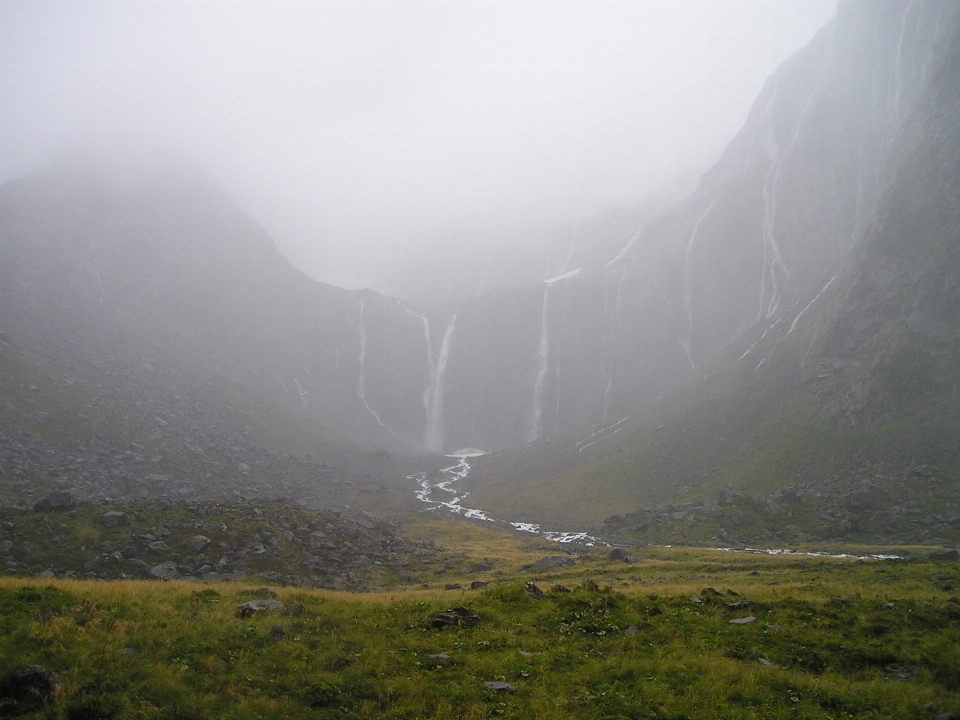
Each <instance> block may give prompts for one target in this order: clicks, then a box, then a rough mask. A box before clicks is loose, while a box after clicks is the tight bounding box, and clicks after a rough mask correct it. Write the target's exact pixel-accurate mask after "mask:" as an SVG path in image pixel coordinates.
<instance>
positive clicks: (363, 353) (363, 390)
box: [357, 300, 386, 427]
mask: <svg viewBox="0 0 960 720" xmlns="http://www.w3.org/2000/svg"><path fill="white" fill-rule="evenodd" d="M359 360H360V376H359V377H358V378H357V397H359V398H360V402H362V403H363V406H364V407H365V408H366V409H367V412H369V413H370V414H371V415H373V417H374V419H375V420H376V421H377V424H378V425H379V426H380V427H386V425H384V424H383V420H381V419H380V416H379V415H377V413H376V412H375V411H374V409H373V408H372V407H370V403H368V402H367V382H366V378H365V377H364V370H365V369H366V362H367V331H366V328H364V326H363V301H362V300H361V301H360V358H359Z"/></svg>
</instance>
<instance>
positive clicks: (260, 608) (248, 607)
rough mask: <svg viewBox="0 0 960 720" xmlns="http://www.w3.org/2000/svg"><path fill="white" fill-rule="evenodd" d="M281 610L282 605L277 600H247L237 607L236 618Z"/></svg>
mask: <svg viewBox="0 0 960 720" xmlns="http://www.w3.org/2000/svg"><path fill="white" fill-rule="evenodd" d="M275 610H283V603H282V602H280V601H279V600H248V601H247V602H244V603H240V604H239V605H237V617H238V618H245V617H250V616H251V615H256V614H257V613H261V612H270V611H275Z"/></svg>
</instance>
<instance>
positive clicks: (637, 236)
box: [603, 230, 640, 269]
mask: <svg viewBox="0 0 960 720" xmlns="http://www.w3.org/2000/svg"><path fill="white" fill-rule="evenodd" d="M639 239H640V230H637V231H636V232H635V233H634V234H633V235H631V236H630V239H629V240H628V241H627V244H626V245H624V246H623V247H622V248H621V249H620V252H618V253H617V254H616V257H614V258H613V260H611V261H610V262H608V263H607V264H606V265H604V266H603V268H604V269H606V268H608V267H610V266H611V265H613V264H614V263H615V262H617V261H618V260H620V259H621V258H622V257H623V256H624V255H626V254H627V253H628V252H630V248H632V247H633V246H634V245H635V244H636V242H637V240H639Z"/></svg>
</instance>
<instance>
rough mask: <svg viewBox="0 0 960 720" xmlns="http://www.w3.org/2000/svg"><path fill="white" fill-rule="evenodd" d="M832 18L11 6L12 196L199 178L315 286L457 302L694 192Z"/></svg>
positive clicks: (663, 9) (756, 8)
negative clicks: (172, 174)
mask: <svg viewBox="0 0 960 720" xmlns="http://www.w3.org/2000/svg"><path fill="white" fill-rule="evenodd" d="M833 7H834V3H833V2H831V1H824V2H819V1H813V0H803V1H800V0H798V1H795V2H776V3H755V2H742V1H740V0H720V1H719V2H718V1H716V0H712V1H703V2H700V1H697V0H689V1H687V2H676V3H663V2H587V1H579V0H577V1H571V2H551V3H538V2H486V1H483V2H479V1H477V2H453V3H443V2H440V3H437V2H404V3H390V2H357V3H347V2H290V3H271V2H245V3H218V2H201V1H197V2H186V3H167V2H143V3H116V4H112V3H70V2H63V3H60V2H49V3H47V2H40V3H34V2H18V1H17V0H3V2H2V3H0V48H2V49H0V53H2V57H0V61H2V64H3V67H4V74H3V79H2V92H3V97H4V101H3V107H2V111H0V180H8V179H11V178H13V177H16V176H19V175H22V174H23V173H25V172H28V171H30V170H32V169H35V168H36V167H39V166H41V165H45V164H47V163H49V162H51V161H55V160H56V159H57V158H59V157H61V156H62V155H63V154H67V155H70V154H72V153H75V152H77V151H81V152H86V153H87V154H89V155H90V156H92V157H98V158H102V157H104V156H105V155H116V156H124V155H126V156H133V157H136V158H139V162H140V163H141V164H146V165H151V164H158V163H162V162H164V161H165V160H166V159H168V158H169V157H171V156H173V157H190V158H193V160H194V161H195V162H196V163H197V164H198V165H200V166H202V167H204V168H206V169H207V171H208V172H210V173H211V174H212V175H213V176H214V177H216V178H217V179H218V180H219V181H220V182H221V183H223V185H224V186H225V187H226V188H227V189H228V190H229V191H230V192H231V193H233V194H234V195H235V196H236V197H237V198H238V200H239V202H240V204H241V205H242V206H243V207H244V208H245V209H246V210H247V211H248V212H250V213H251V214H252V215H253V216H254V217H255V218H256V219H257V220H258V221H260V222H261V223H262V224H263V225H264V226H265V227H266V228H267V229H268V230H269V231H270V233H271V235H272V236H273V237H274V238H276V241H277V243H278V245H279V247H280V248H281V250H282V251H283V253H284V254H285V255H286V256H287V257H288V258H289V259H290V260H291V261H292V262H293V263H294V264H295V265H296V266H297V267H298V268H300V269H301V270H303V271H304V272H306V273H307V274H309V275H311V276H312V277H315V278H319V279H323V280H326V281H329V282H333V283H334V284H341V285H344V286H349V287H351V288H356V287H361V286H372V287H375V288H377V289H380V290H385V291H390V292H391V293H392V294H396V295H407V294H417V293H418V292H422V294H423V295H424V296H425V299H427V300H429V301H431V302H438V301H439V300H440V299H441V295H442V294H446V295H448V296H449V295H451V294H457V299H463V298H465V297H468V296H469V295H470V294H476V292H479V291H482V290H487V289H492V288H494V287H497V286H503V285H505V284H510V283H511V282H513V281H514V279H515V278H518V279H519V278H522V277H524V269H525V267H526V266H528V265H529V264H530V263H531V262H532V261H533V260H534V259H535V258H537V257H539V256H540V255H541V254H542V252H543V248H544V247H547V248H549V247H550V246H551V244H552V243H554V242H556V238H557V237H564V236H569V235H570V234H575V233H576V232H577V228H576V227H575V226H573V227H571V225H572V224H575V223H576V222H577V221H579V220H580V219H581V218H584V217H590V216H593V215H594V214H596V213H599V212H604V211H606V210H607V209H608V208H610V207H624V206H630V205H632V204H633V203H636V202H637V201H643V202H646V201H647V200H649V199H650V198H656V197H660V196H662V195H664V194H665V193H672V192H676V191H678V190H683V191H686V190H687V189H688V188H689V187H691V186H692V185H693V184H694V183H695V179H696V177H697V176H698V175H699V174H700V173H701V172H702V171H703V170H704V169H705V168H707V167H708V166H709V165H710V164H711V163H712V162H713V161H714V160H715V159H716V157H718V156H719V154H720V152H721V150H722V149H723V147H724V145H725V144H726V142H727V141H728V139H729V137H730V136H732V134H733V133H734V132H735V131H736V129H737V128H738V127H739V126H740V125H741V124H742V122H743V119H744V117H745V116H746V113H747V110H748V108H749V106H750V102H751V100H752V99H753V97H754V96H755V95H756V93H757V92H758V91H759V90H760V88H761V87H762V85H763V82H764V80H765V79H766V77H767V76H769V75H770V73H771V72H773V70H774V69H775V68H776V66H777V64H778V63H779V62H781V60H782V59H783V58H784V57H786V56H787V55H789V54H790V52H792V51H793V50H795V49H796V48H797V47H799V46H801V45H802V44H803V43H804V42H806V41H807V40H808V39H809V38H810V37H811V36H812V35H813V33H814V32H815V31H816V29H817V28H818V27H820V26H821V25H823V23H824V22H826V21H827V19H828V18H829V17H830V16H831V15H832V13H833ZM504 268H506V270H504ZM454 273H456V274H457V275H459V278H460V280H459V282H457V283H451V282H449V281H448V278H449V277H450V275H451V274H454ZM501 274H503V275H505V276H506V279H505V280H501V279H500V278H499V276H500V275H501ZM545 277H549V276H545ZM435 286H436V287H437V288H439V289H442V293H438V292H433V290H434V287H435ZM426 289H429V290H430V291H429V292H426V291H425V290H426Z"/></svg>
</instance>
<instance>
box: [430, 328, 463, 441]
mask: <svg viewBox="0 0 960 720" xmlns="http://www.w3.org/2000/svg"><path fill="white" fill-rule="evenodd" d="M457 314H458V313H454V314H453V317H452V318H451V319H450V324H449V325H447V329H446V332H444V333H443V340H442V341H441V343H440V354H439V355H438V356H437V364H436V367H435V369H434V371H433V373H432V374H431V380H432V385H431V387H430V403H429V406H428V412H427V429H426V433H425V437H424V444H425V445H426V446H427V449H429V450H433V451H434V452H440V451H441V450H443V443H444V441H445V439H446V438H445V435H446V433H445V428H444V420H443V391H444V387H443V379H444V376H445V375H446V373H447V359H448V358H449V357H450V346H451V344H452V343H453V329H454V327H456V324H457ZM428 339H429V335H428Z"/></svg>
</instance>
